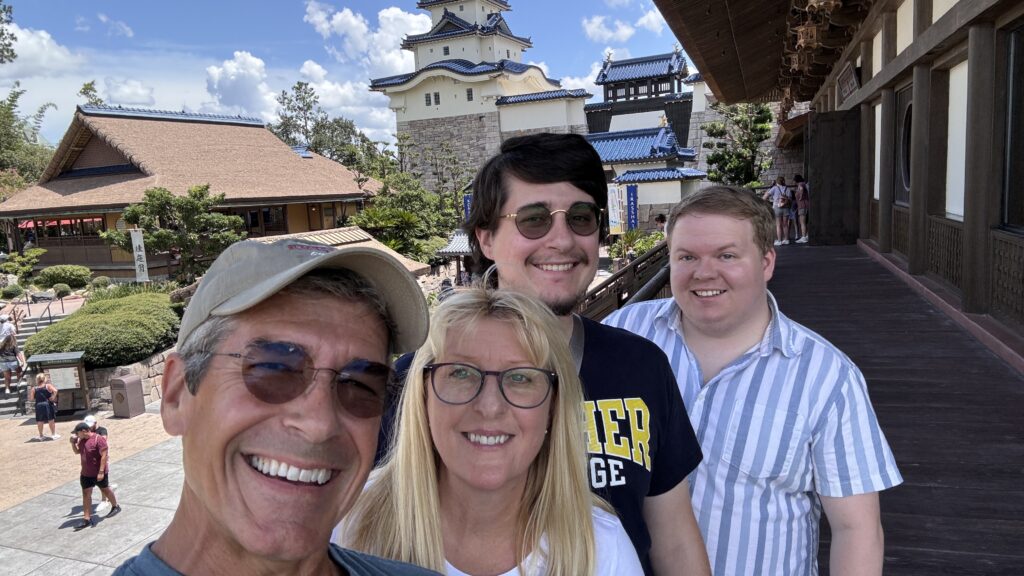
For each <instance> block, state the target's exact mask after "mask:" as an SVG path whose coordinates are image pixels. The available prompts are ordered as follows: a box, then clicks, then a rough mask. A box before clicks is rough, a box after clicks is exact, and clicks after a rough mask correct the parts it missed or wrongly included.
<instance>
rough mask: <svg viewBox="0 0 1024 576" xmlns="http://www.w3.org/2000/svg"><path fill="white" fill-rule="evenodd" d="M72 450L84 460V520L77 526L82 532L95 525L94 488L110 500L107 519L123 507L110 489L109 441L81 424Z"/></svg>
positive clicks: (73, 439) (82, 478)
mask: <svg viewBox="0 0 1024 576" xmlns="http://www.w3.org/2000/svg"><path fill="white" fill-rule="evenodd" d="M71 449H72V450H74V451H75V454H78V455H80V456H81V458H82V472H81V478H80V479H79V480H80V483H81V485H82V516H83V518H82V521H81V522H79V523H78V525H77V526H75V528H76V529H78V530H80V529H82V528H88V527H91V526H92V525H93V524H92V489H93V487H94V486H96V487H98V488H99V489H100V492H102V493H103V495H104V496H106V497H107V499H108V500H110V504H111V508H110V512H108V513H107V516H106V517H107V518H109V517H111V516H113V515H115V514H117V513H118V512H120V511H121V507H120V506H118V505H117V498H116V497H115V496H114V491H113V490H111V489H110V487H109V481H110V478H109V475H108V473H109V468H108V459H107V439H106V438H104V437H103V436H100V435H99V434H97V433H95V432H93V431H92V429H91V428H89V425H88V424H86V423H85V422H79V423H78V425H77V426H75V430H74V434H73V435H72V436H71Z"/></svg>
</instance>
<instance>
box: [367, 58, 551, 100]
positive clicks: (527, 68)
mask: <svg viewBox="0 0 1024 576" xmlns="http://www.w3.org/2000/svg"><path fill="white" fill-rule="evenodd" d="M444 62H448V61H446V60H442V61H441V62H435V63H434V64H431V65H429V66H427V67H424V68H421V69H419V70H417V71H416V72H410V73H409V74H401V75H399V76H389V77H386V78H378V79H376V80H370V90H374V91H377V92H384V93H387V92H388V91H389V90H393V89H400V90H396V91H405V90H408V89H410V88H413V87H415V86H417V85H419V84H420V83H421V82H423V81H424V80H427V79H429V78H435V77H437V76H445V77H448V78H454V79H456V80H459V81H460V82H481V81H486V80H490V79H491V78H494V77H496V76H498V75H501V74H508V75H511V76H525V75H528V74H530V73H531V72H535V73H537V74H540V77H541V78H542V79H543V80H544V81H545V82H547V83H548V84H550V85H551V86H554V87H555V88H561V87H562V83H561V82H558V81H557V80H552V79H551V78H548V77H547V76H546V75H545V74H544V71H543V70H542V69H541V68H540V67H538V66H534V65H532V64H519V63H515V64H518V65H519V66H521V67H522V69H521V70H510V69H508V68H506V67H504V66H502V67H494V68H491V69H486V70H482V71H480V72H477V73H475V74H467V73H465V72H459V71H457V70H453V69H452V68H451V67H449V66H437V64H442V63H444ZM481 64H487V63H481ZM479 66H480V65H477V66H474V67H475V68H476V67H479ZM402 76H408V78H406V79H405V80H402V81H396V82H394V83H389V84H385V85H381V84H376V85H375V83H377V82H380V81H382V80H385V81H386V80H390V79H397V78H401V77H402Z"/></svg>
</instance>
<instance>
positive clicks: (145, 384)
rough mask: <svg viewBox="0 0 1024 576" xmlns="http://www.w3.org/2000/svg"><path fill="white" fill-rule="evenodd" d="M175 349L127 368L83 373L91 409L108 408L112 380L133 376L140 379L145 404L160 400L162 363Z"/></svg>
mask: <svg viewBox="0 0 1024 576" xmlns="http://www.w3.org/2000/svg"><path fill="white" fill-rule="evenodd" d="M174 351H175V348H170V349H167V350H164V351H163V352H158V353H156V354H154V355H152V356H150V357H149V358H146V359H145V360H142V361H140V362H136V363H135V364H130V365H128V366H117V367H115V368H97V369H95V370H89V371H87V372H86V373H85V380H86V384H87V385H88V386H89V398H90V399H91V404H92V406H91V408H101V407H102V408H109V407H110V406H111V404H112V402H111V399H110V381H111V380H112V379H114V378H119V377H121V376H127V375H129V374H135V375H137V376H138V377H139V378H141V379H142V394H143V397H144V398H145V402H146V404H149V403H150V402H154V401H156V400H159V399H160V381H161V379H162V378H163V375H164V361H165V360H166V359H167V355H168V354H170V353H171V352H174Z"/></svg>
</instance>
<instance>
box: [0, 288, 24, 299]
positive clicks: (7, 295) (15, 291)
mask: <svg viewBox="0 0 1024 576" xmlns="http://www.w3.org/2000/svg"><path fill="white" fill-rule="evenodd" d="M24 293H25V289H24V288H22V287H21V286H19V285H17V284H9V285H7V286H4V287H3V289H2V290H0V296H3V298H4V300H14V299H15V298H17V297H18V296H21V295H22V294H24Z"/></svg>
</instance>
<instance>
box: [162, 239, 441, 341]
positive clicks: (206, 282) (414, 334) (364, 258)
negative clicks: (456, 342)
mask: <svg viewBox="0 0 1024 576" xmlns="http://www.w3.org/2000/svg"><path fill="white" fill-rule="evenodd" d="M318 268H345V269H348V270H351V271H353V272H355V273H357V274H359V275H361V276H362V277H363V278H365V279H366V280H367V281H368V282H369V283H370V284H371V285H373V287H374V288H375V289H376V290H377V292H378V293H379V294H380V295H381V297H382V298H383V299H384V305H385V306H386V307H387V313H388V315H389V316H390V317H391V320H392V321H393V322H394V324H395V327H396V330H395V332H396V333H395V335H394V341H393V342H392V348H393V351H394V352H396V353H399V354H404V353H406V352H413V351H415V350H416V349H417V348H419V346H420V344H422V343H423V341H424V340H425V339H426V337H427V326H428V322H429V312H428V309H427V302H426V299H425V298H424V297H423V292H422V291H421V290H420V287H419V284H417V282H416V279H415V278H413V276H412V274H410V273H409V271H408V270H406V268H405V266H403V265H402V263H401V262H399V261H398V260H397V259H396V258H395V257H394V256H392V255H391V254H388V253H387V252H384V251H383V250H380V249H378V248H374V247H372V246H359V245H353V246H342V247H340V248H335V247H333V246H328V245H326V244H320V243H318V242H311V241H309V240H294V239H284V240H278V241H275V242H269V243H268V242H259V241H256V240H243V241H242V242H236V243H234V244H232V245H231V246H229V247H228V248H227V250H225V251H224V252H222V253H221V255H220V256H218V257H217V259H216V260H214V262H213V265H212V266H210V269H209V270H207V271H206V275H205V276H203V279H202V281H200V282H199V288H197V289H196V293H195V295H194V296H192V299H191V300H189V303H188V307H187V308H185V316H184V317H183V318H182V320H181V328H180V330H179V331H178V346H181V345H182V343H183V342H185V339H186V338H188V336H189V334H191V333H192V331H193V330H195V329H196V328H197V327H198V326H199V325H200V324H202V323H203V321H204V320H206V319H207V318H209V317H210V316H230V315H232V314H238V313H240V312H243V311H245V310H248V309H249V308H252V307H253V306H256V305H257V304H259V303H260V302H263V301H264V300H266V299H267V298H270V297H271V296H273V295H274V294H277V293H278V292H280V291H281V290H282V289H284V288H285V287H286V286H288V285H289V284H291V283H292V282H294V281H295V280H298V279H299V278H300V277H301V276H302V275H304V274H306V273H307V272H310V271H312V270H316V269H318Z"/></svg>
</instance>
